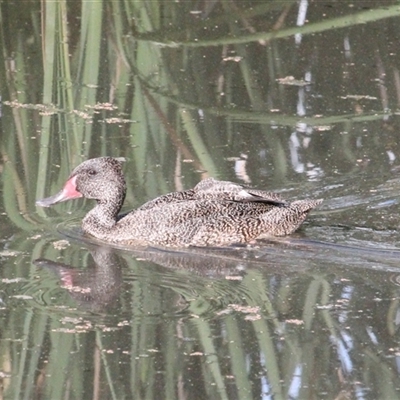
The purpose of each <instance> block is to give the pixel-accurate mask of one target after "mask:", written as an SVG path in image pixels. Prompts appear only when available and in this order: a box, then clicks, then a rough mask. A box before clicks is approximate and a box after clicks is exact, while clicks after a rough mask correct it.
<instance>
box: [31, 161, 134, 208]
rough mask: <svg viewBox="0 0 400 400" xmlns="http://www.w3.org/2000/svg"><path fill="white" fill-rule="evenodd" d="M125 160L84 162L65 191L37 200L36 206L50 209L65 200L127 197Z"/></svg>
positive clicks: (101, 200)
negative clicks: (123, 171)
mask: <svg viewBox="0 0 400 400" xmlns="http://www.w3.org/2000/svg"><path fill="white" fill-rule="evenodd" d="M123 161H125V159H124V158H113V157H99V158H92V159H90V160H87V161H84V162H83V163H82V164H80V165H78V166H77V167H76V168H75V169H74V170H73V171H72V173H71V175H70V176H69V178H68V180H67V182H66V183H65V185H64V187H63V189H62V190H61V191H60V192H58V193H57V194H56V195H54V196H51V197H47V198H45V199H41V200H37V201H36V205H38V206H41V207H50V206H52V205H53V204H56V203H60V202H62V201H65V200H70V199H76V198H79V197H86V198H87V199H95V200H97V201H98V202H107V201H114V202H115V200H118V202H122V201H123V199H124V197H125V190H126V184H125V179H124V176H123V173H122V162H123Z"/></svg>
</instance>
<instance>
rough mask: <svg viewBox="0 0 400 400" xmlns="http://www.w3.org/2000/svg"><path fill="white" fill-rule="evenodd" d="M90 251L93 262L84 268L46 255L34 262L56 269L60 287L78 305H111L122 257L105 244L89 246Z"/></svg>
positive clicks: (117, 287) (117, 291) (119, 283)
mask: <svg viewBox="0 0 400 400" xmlns="http://www.w3.org/2000/svg"><path fill="white" fill-rule="evenodd" d="M90 254H91V256H92V258H93V261H94V263H91V264H89V266H88V268H87V269H85V270H82V269H78V268H75V267H73V266H72V265H67V264H63V263H59V262H56V261H52V260H48V259H45V258H38V259H36V260H35V261H34V264H36V265H37V266H40V267H43V268H46V269H49V270H51V271H53V272H55V273H56V275H57V276H58V277H59V279H60V284H61V286H62V287H63V288H64V289H66V290H67V291H68V292H69V293H70V295H71V297H72V298H74V299H75V300H77V301H78V302H79V303H80V304H83V305H86V306H88V307H89V308H91V309H96V310H100V309H105V308H107V307H112V306H114V305H115V303H116V302H117V300H118V297H119V294H120V289H121V286H122V272H121V271H122V268H123V266H124V265H125V263H124V260H123V259H122V258H121V257H118V256H117V254H116V253H115V252H113V251H110V249H108V248H104V247H98V248H96V249H92V250H91V251H90Z"/></svg>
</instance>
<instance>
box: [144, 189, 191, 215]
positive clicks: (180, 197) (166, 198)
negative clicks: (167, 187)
mask: <svg viewBox="0 0 400 400" xmlns="http://www.w3.org/2000/svg"><path fill="white" fill-rule="evenodd" d="M193 197H194V190H193V189H189V190H185V191H183V192H172V193H168V194H164V195H163V196H160V197H157V198H155V199H153V200H150V201H148V202H147V203H144V204H143V205H142V206H140V207H139V208H138V210H149V209H151V208H154V207H159V206H160V205H163V204H169V203H175V202H178V201H184V200H192V199H193Z"/></svg>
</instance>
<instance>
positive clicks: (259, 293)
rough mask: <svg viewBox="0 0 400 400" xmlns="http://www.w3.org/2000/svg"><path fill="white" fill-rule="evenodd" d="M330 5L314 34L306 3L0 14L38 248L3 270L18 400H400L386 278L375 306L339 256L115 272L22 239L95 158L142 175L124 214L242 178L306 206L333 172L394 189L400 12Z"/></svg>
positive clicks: (5, 335)
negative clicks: (200, 184) (369, 176)
mask: <svg viewBox="0 0 400 400" xmlns="http://www.w3.org/2000/svg"><path fill="white" fill-rule="evenodd" d="M306 3H307V2H306ZM317 3H318V2H317ZM199 4H201V7H202V8H198V7H199ZM332 4H333V5H332V7H331V6H328V5H326V4H325V3H321V4H316V3H310V5H309V6H308V7H309V10H308V12H307V21H305V20H302V18H301V17H302V14H301V10H300V8H301V6H304V4H303V2H301V1H300V2H298V1H285V2H282V1H265V2H259V1H257V2H256V1H254V2H251V1H249V2H235V1H226V0H221V1H219V2H204V3H199V2H194V1H184V2H170V1H157V0H155V1H137V0H135V1H133V0H118V1H111V2H106V1H81V2H79V1H75V2H72V1H64V0H60V1H48V0H42V1H41V2H39V1H31V2H24V3H23V5H21V4H20V3H19V2H15V1H14V2H13V1H7V0H3V1H1V2H0V42H1V46H2V53H1V54H0V57H1V59H2V62H1V63H0V87H1V90H2V92H1V93H0V95H1V100H2V109H1V113H2V114H1V122H2V124H1V130H2V131H1V142H0V151H1V156H2V178H3V179H2V181H3V190H2V192H1V195H2V197H3V205H4V211H5V213H6V215H7V218H8V219H9V220H10V221H12V223H13V225H14V226H16V227H18V228H19V229H22V230H24V231H25V232H26V233H25V234H24V235H26V236H24V235H22V234H20V236H18V235H17V239H14V240H15V243H19V244H18V245H14V247H18V248H16V249H15V250H16V251H17V252H16V253H13V254H12V255H11V253H0V257H1V259H4V260H5V261H4V266H3V267H4V270H3V276H2V279H3V281H2V283H3V286H4V287H5V289H4V293H5V294H7V295H8V297H7V299H8V303H6V305H5V307H4V309H2V314H1V319H2V326H3V329H2V334H1V338H2V341H1V343H2V344H1V348H0V359H1V360H2V374H3V375H2V379H3V386H2V388H3V389H2V390H3V393H2V394H3V395H4V397H7V398H11V397H14V398H21V399H22V398H52V399H58V398H89V397H93V398H100V397H101V398H103V397H104V398H112V399H122V398H135V399H139V398H143V399H144V398H146V399H152V398H154V399H159V398H168V399H175V398H187V399H196V398H209V399H233V398H239V399H241V400H242V399H253V398H260V397H265V398H274V399H280V398H281V399H287V398H305V397H307V398H309V397H314V398H340V397H341V398H347V397H357V396H358V397H361V396H362V395H363V394H368V393H373V395H374V396H375V397H376V396H379V397H380V398H391V399H395V398H400V395H399V394H398V388H399V387H400V386H399V384H400V382H399V379H398V371H396V370H395V363H394V361H393V360H395V359H397V357H398V352H399V351H400V350H399V348H398V344H397V342H396V341H395V340H394V339H395V337H396V334H397V322H396V321H397V319H398V318H397V312H398V311H397V310H398V302H399V300H398V293H397V292H398V290H397V289H396V287H395V288H394V289H393V287H392V289H391V290H387V289H383V286H381V281H384V277H386V275H385V276H384V275H380V274H379V272H371V273H368V274H365V276H362V278H361V280H362V282H363V284H364V288H363V290H360V289H359V288H357V286H356V285H355V284H353V283H352V279H355V278H354V277H355V275H356V273H354V272H353V273H350V272H348V271H346V269H345V268H343V267H342V266H341V264H340V260H339V261H337V262H336V263H333V265H332V269H330V270H329V272H328V271H327V270H325V269H324V268H322V267H319V266H317V264H314V261H313V257H314V255H311V256H310V258H308V259H306V260H305V261H304V262H300V261H298V264H296V265H295V266H293V265H291V264H290V263H291V261H288V262H287V264H288V265H284V264H285V261H283V260H282V255H281V254H275V255H273V256H274V257H272V258H271V254H269V257H268V259H267V258H265V257H264V258H263V257H261V256H260V257H261V258H260V259H256V258H254V259H253V258H252V259H250V260H249V259H242V258H240V257H239V258H238V257H237V255H235V256H234V257H233V256H231V255H229V256H226V257H225V258H224V257H222V256H221V254H218V256H217V257H215V258H212V257H211V258H210V255H209V254H208V255H204V254H202V255H197V256H196V257H195V256H193V255H192V256H191V257H192V258H190V257H189V256H188V255H181V258H180V257H179V255H175V256H172V255H168V254H163V253H157V252H155V253H154V254H153V253H144V254H139V255H136V256H135V257H136V258H137V259H139V260H140V259H145V262H144V263H140V262H139V261H138V260H136V259H135V258H133V257H131V256H127V255H126V254H124V255H123V256H121V254H119V255H117V254H115V257H117V260H116V261H115V262H113V264H112V267H110V268H105V270H103V269H102V267H101V265H100V267H99V266H98V264H96V265H97V266H93V265H92V264H93V261H92V257H93V258H95V261H96V255H95V254H93V251H92V255H90V252H88V250H87V249H86V248H85V249H81V248H80V247H79V246H77V245H76V246H71V247H67V248H63V247H62V246H63V244H60V243H58V244H57V246H55V245H54V246H53V244H52V243H49V239H48V238H41V237H37V236H36V235H33V236H29V234H28V232H32V231H33V230H37V229H38V224H39V220H40V217H44V216H45V214H44V212H45V211H41V210H37V214H36V213H34V200H35V199H37V198H43V197H45V196H46V195H48V194H49V193H54V192H56V191H57V190H58V189H59V187H60V186H61V185H62V183H63V182H64V181H65V178H66V177H67V176H68V173H69V171H70V170H71V169H72V168H73V167H74V166H76V165H78V164H79V163H80V162H81V161H82V160H84V159H87V158H89V157H96V156H100V155H110V156H116V157H117V156H124V157H126V158H128V159H129V163H131V164H130V165H131V166H132V168H130V169H131V171H130V176H129V180H130V182H132V184H131V185H130V188H131V191H130V192H129V193H128V200H129V201H130V202H131V203H135V202H136V203H141V202H142V201H144V200H146V199H149V198H152V197H154V196H156V195H157V194H160V193H165V192H168V191H170V190H173V189H178V190H179V189H181V188H185V187H188V186H193V185H194V183H196V182H197V181H198V180H199V175H200V176H215V177H221V178H232V177H231V175H232V174H233V173H234V172H233V168H230V167H231V166H232V165H233V163H234V162H235V163H237V164H235V165H236V166H237V170H236V174H237V177H238V179H241V180H243V181H244V182H245V183H249V182H250V181H251V180H254V177H255V176H257V174H259V180H261V179H265V176H268V179H269V182H270V183H271V186H274V184H275V182H280V183H281V184H283V183H285V182H287V181H292V182H294V186H295V185H296V183H297V182H300V183H301V184H302V190H304V191H307V188H308V187H310V185H312V181H313V179H318V178H319V177H320V176H321V175H323V174H324V171H325V170H328V165H329V168H330V169H332V170H334V171H335V173H337V174H346V173H349V172H354V169H356V168H358V166H361V167H363V166H364V165H367V164H368V165H377V167H376V168H381V169H382V172H385V169H384V168H383V167H382V165H383V163H382V162H381V160H382V158H383V157H389V161H388V162H387V164H389V163H390V162H391V161H390V160H392V159H391V158H390V157H391V155H390V154H392V153H396V152H397V151H398V150H400V142H399V141H398V140H397V136H396V132H397V131H398V128H399V127H398V119H397V118H396V117H394V118H393V116H396V115H397V113H398V109H399V104H400V73H399V69H398V67H397V66H398V65H400V54H398V49H397V48H398V41H399V39H400V29H399V28H398V27H399V26H400V25H399V23H398V18H399V14H400V9H399V5H398V2H395V1H384V2H382V1H376V2H375V3H374V2H368V3H366V4H361V2H359V3H357V2H355V3H354V4H353V3H349V4H348V6H345V5H343V4H342V3H340V4H336V3H332ZM299 5H300V6H299ZM383 6H384V8H382V7H383ZM366 7H368V8H367V9H366ZM303 17H304V16H303ZM361 24H362V25H361ZM376 30H380V31H386V32H387V33H386V35H387V36H386V38H385V39H382V36H379V35H376V34H374V32H375V31H376ZM366 38H368V39H366ZM289 40H290V43H288V41H289ZM338 59H340V61H339V62H337V63H334V62H333V60H338ZM332 65H334V67H332ZM337 65H339V66H340V67H337V68H336V66H337ZM371 65H373V66H372V67H371ZM365 82H368V83H369V85H367V86H366V85H365ZM326 93H328V95H326ZM391 117H392V118H391ZM367 124H368V129H367V128H366V127H367ZM366 131H367V132H366ZM360 138H361V139H360ZM383 138H384V139H385V140H383ZM361 140H362V142H363V146H360V145H359V142H360V141H361ZM321 149H323V150H324V151H321ZM305 150H307V156H305V157H304V160H303V161H301V160H300V158H301V155H302V151H305ZM250 152H251V154H249V153H250ZM389 152H392V153H389ZM376 160H380V162H379V163H376V164H374V161H376ZM239 161H240V162H242V161H243V163H245V162H246V163H248V164H249V165H250V166H251V170H252V172H248V171H243V170H240V171H239V167H238V166H242V165H243V163H242V164H239ZM332 164H333V165H332ZM49 166H51V168H50V167H49ZM55 166H58V167H59V168H58V173H57V174H54V173H53V171H54V170H55V169H56V168H55ZM378 166H379V167H378ZM254 171H256V172H254ZM270 171H273V172H270ZM361 173H362V172H361ZM260 177H261V178H260ZM335 183H337V182H335ZM132 187H135V188H136V190H135V195H134V194H133V191H132ZM321 190H322V189H321ZM376 201H377V202H378V201H380V198H378V197H377V200H376ZM69 207H71V205H69V204H63V205H61V206H60V209H61V210H63V214H64V212H65V210H66V209H67V208H69ZM72 207H74V206H72ZM52 212H53V215H54V212H55V211H52ZM54 221H55V218H52V222H54ZM42 222H43V221H40V223H42ZM7 224H9V222H7ZM4 230H6V229H4ZM11 231H14V228H12V229H11V228H10V232H11ZM4 237H6V233H5V232H4V236H3V238H4ZM60 246H61V247H60ZM60 254H61V255H62V259H61V260H59V258H60ZM246 254H247V253H246ZM287 254H289V253H287ZM247 256H249V257H251V256H252V255H251V254H250V255H249V254H247ZM294 257H296V256H294ZM37 258H46V259H48V260H53V261H56V260H59V261H60V262H62V263H63V264H64V265H52V264H49V262H48V261H43V260H42V261H41V262H37V264H36V265H37V266H35V265H33V264H32V260H35V259H37ZM283 259H284V257H283ZM322 259H323V257H322ZM82 260H84V261H82ZM290 260H293V259H290ZM362 262H363V263H365V265H367V266H368V267H371V269H372V265H371V264H369V263H368V261H365V260H363V261H362ZM193 264H194V265H193ZM71 265H72V267H85V268H86V267H88V266H89V267H88V268H87V269H85V268H80V269H77V268H75V269H74V268H71ZM106 266H107V267H109V266H108V264H107V265H106ZM206 266H208V268H206ZM276 266H279V267H281V270H279V271H276ZM283 266H285V268H283ZM103 267H104V265H103ZM244 267H247V270H245V271H243V269H244ZM293 267H295V270H293ZM374 267H376V265H375V264H374ZM299 270H302V271H303V272H304V273H300V274H299ZM216 271H217V272H216ZM74 274H77V275H79V278H77V279H78V282H79V284H77V283H76V281H75V283H74V284H71V282H69V280H68V279H69V278H70V277H71V276H72V277H73V276H74ZM360 275H361V274H360ZM15 277H18V279H17V280H13V279H16V278H15ZM104 277H106V278H107V279H106V280H105V281H102V280H101V279H102V278H104ZM110 277H112V278H113V279H112V280H111V279H110ZM32 279H37V284H33V283H32V281H31V280H32ZM40 279H44V282H47V284H48V285H50V284H52V285H53V286H51V287H52V288H53V289H52V290H54V285H55V283H54V281H55V280H57V281H58V282H59V284H60V286H61V287H60V288H58V290H56V293H53V292H52V291H51V290H50V289H49V288H47V287H46V286H45V285H44V286H41V285H40V283H39V282H40ZM357 279H360V277H359V276H358V275H357ZM98 282H100V283H101V285H100V284H99V283H98ZM110 282H111V283H110ZM122 282H125V283H124V284H123V283H122ZM93 285H95V286H93ZM96 285H97V286H96ZM95 287H100V289H99V292H104V293H107V294H109V297H107V301H104V302H103V303H102V300H96V297H95V296H94V292H93V291H94V290H95V289H94V288H95ZM110 287H112V288H113V290H114V289H115V292H114V291H113V290H110V291H108V290H109V289H110ZM87 288H89V289H90V290H89V292H90V291H92V292H91V293H88V292H86V291H85V290H86V289H87ZM357 290H359V292H358V293H357ZM372 292H373V293H374V297H373V298H370V297H368V294H370V293H372ZM89 294H90V295H89ZM19 295H23V296H27V297H26V298H24V297H22V298H21V297H17V296H19ZM101 299H103V300H104V296H103V297H102V298H101ZM365 299H367V300H366V301H368V302H369V303H370V304H369V305H370V308H369V311H368V312H366V314H367V315H365V319H363V320H362V321H361V322H360V323H359V324H358V325H354V326H352V325H351V323H350V322H349V321H350V318H351V317H353V316H354V315H356V314H357V312H358V311H359V310H362V309H363V307H362V304H361V302H362V301H364V300H365ZM21 303H22V306H21ZM77 304H78V305H79V309H78V310H76V309H75V308H76V307H77ZM17 307H20V308H21V309H22V308H23V309H24V313H23V314H18V315H17V314H16V313H15V310H13V308H17ZM108 307H111V308H112V307H115V308H114V309H118V310H119V311H118V313H116V314H115V315H116V316H115V317H113V316H112V314H111V312H110V313H109V312H108V311H107V310H108ZM44 309H46V311H44ZM349 315H350V317H349ZM380 316H381V317H380ZM383 316H384V317H383ZM361 317H362V318H364V316H361ZM357 318H358V317H357ZM370 321H375V325H372V322H371V323H370ZM376 321H378V322H376ZM379 332H383V333H381V334H379ZM386 336H387V337H386ZM49 375H50V377H51V379H49V378H48V377H49ZM356 395H357V396H356ZM366 397H368V396H366Z"/></svg>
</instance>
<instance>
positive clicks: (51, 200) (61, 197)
mask: <svg viewBox="0 0 400 400" xmlns="http://www.w3.org/2000/svg"><path fill="white" fill-rule="evenodd" d="M78 197H82V194H81V193H80V192H78V191H77V190H76V176H74V177H73V178H71V179H68V181H67V183H66V184H65V186H64V188H63V189H62V190H61V191H60V192H58V193H57V194H55V195H54V196H50V197H46V198H45V199H41V200H37V201H36V205H37V206H40V207H50V206H52V205H53V204H57V203H61V202H62V201H65V200H71V199H77V198H78Z"/></svg>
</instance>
